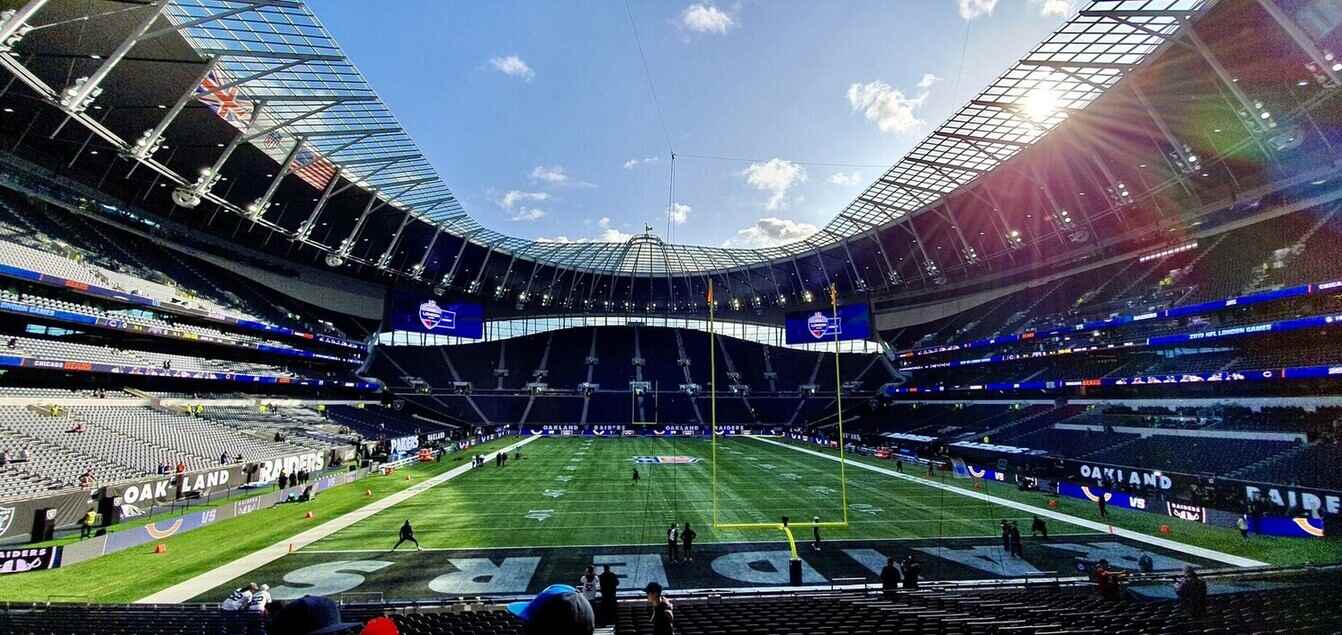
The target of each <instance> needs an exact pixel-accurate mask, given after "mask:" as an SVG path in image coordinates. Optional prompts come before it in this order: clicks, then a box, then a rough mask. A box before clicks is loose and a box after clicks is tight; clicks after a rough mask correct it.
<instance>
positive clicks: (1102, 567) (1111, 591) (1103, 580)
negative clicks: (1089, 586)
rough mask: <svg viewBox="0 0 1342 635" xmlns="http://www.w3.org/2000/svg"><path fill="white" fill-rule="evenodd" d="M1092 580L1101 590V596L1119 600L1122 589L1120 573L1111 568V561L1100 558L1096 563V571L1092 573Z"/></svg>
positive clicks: (1097, 588) (1098, 589) (1096, 587)
mask: <svg viewBox="0 0 1342 635" xmlns="http://www.w3.org/2000/svg"><path fill="white" fill-rule="evenodd" d="M1091 581H1093V582H1094V583H1095V589H1096V590H1097V591H1099V593H1100V597H1102V598H1104V599H1106V600H1115V601H1116V600H1118V599H1119V597H1120V595H1121V593H1122V591H1121V589H1119V586H1118V582H1119V574H1118V573H1117V572H1114V571H1110V570H1109V561H1108V560H1100V561H1099V563H1097V564H1096V565H1095V571H1094V572H1093V573H1092V574H1091Z"/></svg>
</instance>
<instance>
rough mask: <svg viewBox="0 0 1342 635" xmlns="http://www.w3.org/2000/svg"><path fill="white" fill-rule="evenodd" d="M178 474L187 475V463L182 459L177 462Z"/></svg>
mask: <svg viewBox="0 0 1342 635" xmlns="http://www.w3.org/2000/svg"><path fill="white" fill-rule="evenodd" d="M177 473H178V474H186V463H185V462H183V461H182V460H181V459H178V460H177Z"/></svg>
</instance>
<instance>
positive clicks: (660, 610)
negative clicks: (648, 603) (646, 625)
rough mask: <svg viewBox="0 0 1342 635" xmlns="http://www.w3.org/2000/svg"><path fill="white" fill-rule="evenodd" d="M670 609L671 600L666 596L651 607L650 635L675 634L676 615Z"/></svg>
mask: <svg viewBox="0 0 1342 635" xmlns="http://www.w3.org/2000/svg"><path fill="white" fill-rule="evenodd" d="M672 609H673V607H672V606H671V600H668V599H666V598H662V601H661V602H658V603H657V606H654V607H653V608H652V635H675V633H676V615H675V613H674V612H673V611H672Z"/></svg>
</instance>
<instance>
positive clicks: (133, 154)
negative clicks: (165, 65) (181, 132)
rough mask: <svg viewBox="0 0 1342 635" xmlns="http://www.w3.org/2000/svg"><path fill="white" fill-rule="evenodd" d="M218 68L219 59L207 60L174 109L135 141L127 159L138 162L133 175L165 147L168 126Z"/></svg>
mask: <svg viewBox="0 0 1342 635" xmlns="http://www.w3.org/2000/svg"><path fill="white" fill-rule="evenodd" d="M218 66H219V58H217V57H212V58H210V59H209V60H207V61H206V62H205V68H204V70H202V71H201V72H200V75H198V76H197V77H196V78H195V81H194V82H192V83H191V85H190V86H187V88H186V90H185V91H183V92H182V96H181V97H178V98H177V101H176V102H174V103H173V105H172V108H169V109H168V112H166V113H164V115H163V117H162V118H161V119H159V121H158V125H156V126H154V127H153V128H150V129H149V130H146V131H145V132H144V134H142V135H140V138H139V139H136V140H135V143H134V144H132V145H131V148H130V150H128V151H127V152H126V157H127V158H132V159H137V161H133V162H132V163H131V168H130V169H131V172H130V173H131V174H133V173H134V172H135V168H136V167H138V166H139V165H140V163H139V161H143V160H145V159H148V158H149V157H150V156H153V154H154V153H155V152H157V151H158V149H159V148H161V147H163V141H164V138H163V133H164V132H167V130H168V126H171V125H172V122H173V121H175V120H176V119H177V115H180V114H182V109H183V108H186V105H187V104H189V103H191V102H193V101H195V100H196V88H198V87H199V86H200V85H201V84H202V83H204V82H205V80H206V78H208V77H209V75H210V73H213V72H214V69H215V68H216V67H218ZM127 176H130V174H127Z"/></svg>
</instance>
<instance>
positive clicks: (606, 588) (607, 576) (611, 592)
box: [596, 571, 620, 598]
mask: <svg viewBox="0 0 1342 635" xmlns="http://www.w3.org/2000/svg"><path fill="white" fill-rule="evenodd" d="M596 578H597V581H598V582H599V583H600V584H601V595H604V596H607V597H610V598H614V597H615V587H618V586H620V576H618V575H615V572H613V571H605V572H603V573H602V574H601V575H599V576H597V577H596Z"/></svg>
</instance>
